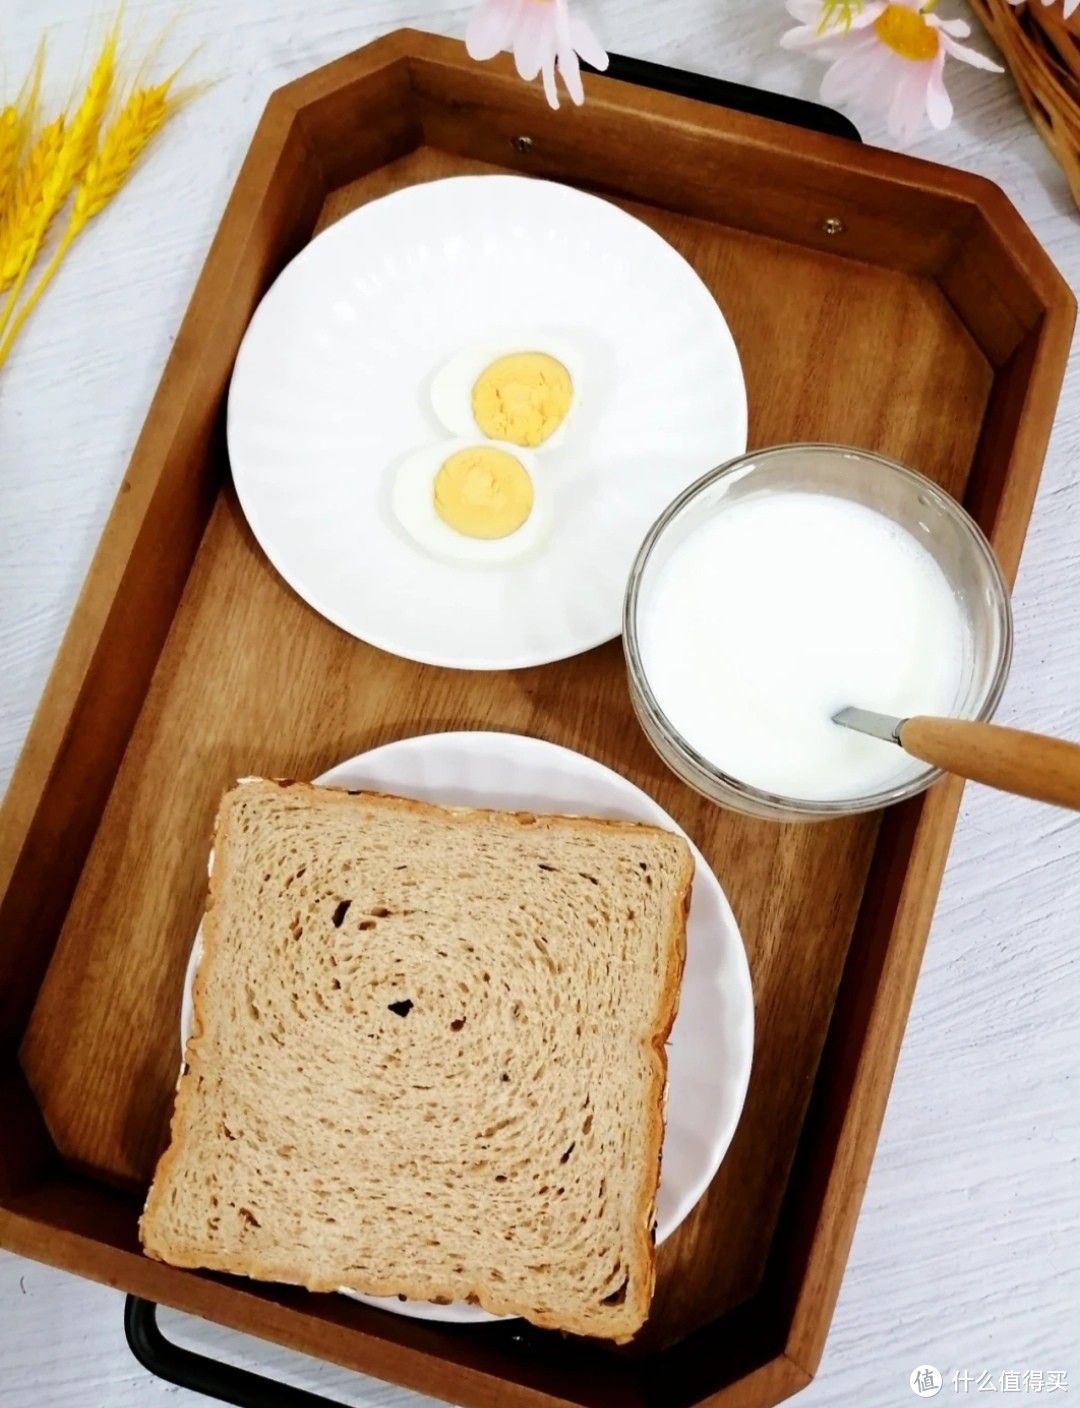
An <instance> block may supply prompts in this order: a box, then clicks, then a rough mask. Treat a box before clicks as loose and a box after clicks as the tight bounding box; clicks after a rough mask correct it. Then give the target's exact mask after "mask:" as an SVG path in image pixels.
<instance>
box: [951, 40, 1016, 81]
mask: <svg viewBox="0 0 1080 1408" xmlns="http://www.w3.org/2000/svg"><path fill="white" fill-rule="evenodd" d="M941 47H942V48H943V49H944V50H945V52H946V53H947V54H951V55H952V57H953V58H954V59H959V60H960V62H961V63H962V64H970V65H971V67H972V68H981V69H983V70H984V71H985V72H986V73H1004V72H1005V70H1004V69H1003V68H1002V67H1001V65H1000V64H996V63H995V62H994V61H993V59H988V58H987V57H986V56H985V55H984V54H980V53H979V51H978V50H977V49H969V48H968V46H967V45H966V44H957V42H956V40H955V39H952V38H950V36H949V35H947V34H942V36H941Z"/></svg>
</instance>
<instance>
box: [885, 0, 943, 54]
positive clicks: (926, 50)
mask: <svg viewBox="0 0 1080 1408" xmlns="http://www.w3.org/2000/svg"><path fill="white" fill-rule="evenodd" d="M925 8H927V9H929V8H931V7H930V6H926V7H925ZM874 33H875V34H876V35H877V37H878V38H879V39H880V40H881V42H882V44H884V45H885V47H886V48H888V49H891V50H892V51H893V53H894V54H899V55H900V57H901V58H902V59H910V60H911V62H912V63H924V62H925V61H926V60H927V59H935V58H937V52H938V47H939V45H940V44H941V40H940V39H939V38H938V32H937V30H936V29H933V28H932V27H931V26H930V25H928V24H927V23H926V20H925V19H924V18H923V15H922V12H921V11H919V10H909V9H908V8H907V7H906V6H904V5H886V6H885V9H884V10H883V11H882V12H881V14H880V15H878V17H877V19H876V20H875V21H874Z"/></svg>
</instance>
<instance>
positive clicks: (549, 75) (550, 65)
mask: <svg viewBox="0 0 1080 1408" xmlns="http://www.w3.org/2000/svg"><path fill="white" fill-rule="evenodd" d="M540 72H541V73H542V74H543V75H544V96H545V97H546V98H547V100H548V105H549V107H553V108H554V109H555V110H556V112H557V111H558V108H559V89H558V87H557V86H556V83H555V55H554V54H552V55H551V57H550V58H548V59H545V60H544V63H543V66H542V67H541V69H540Z"/></svg>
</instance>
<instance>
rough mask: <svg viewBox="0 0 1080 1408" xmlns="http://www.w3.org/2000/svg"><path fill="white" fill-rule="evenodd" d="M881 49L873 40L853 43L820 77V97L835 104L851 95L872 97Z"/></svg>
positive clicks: (846, 100) (847, 99)
mask: <svg viewBox="0 0 1080 1408" xmlns="http://www.w3.org/2000/svg"><path fill="white" fill-rule="evenodd" d="M879 53H880V50H879V48H878V46H877V45H876V44H875V43H873V41H872V40H865V39H864V40H862V41H861V42H859V43H854V44H851V45H850V46H849V47H848V51H847V53H846V54H845V55H844V56H843V58H840V59H837V61H836V62H835V63H834V64H833V66H832V68H830V69H829V71H828V72H827V73H826V75H825V77H824V78H823V79H822V80H821V101H822V102H823V103H828V104H829V106H830V107H835V106H837V105H839V104H841V103H846V102H848V101H850V100H851V99H852V98H862V99H864V100H865V99H866V98H868V97H871V96H872V94H873V89H874V76H875V70H876V69H877V68H878V67H879V66H880V63H879V60H878V55H879Z"/></svg>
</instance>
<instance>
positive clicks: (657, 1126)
mask: <svg viewBox="0 0 1080 1408" xmlns="http://www.w3.org/2000/svg"><path fill="white" fill-rule="evenodd" d="M249 788H258V789H262V790H264V791H268V792H273V791H276V790H281V789H286V788H296V789H297V790H299V791H301V792H307V793H311V794H317V796H318V800H319V801H320V803H323V804H325V803H326V802H327V801H333V802H337V803H338V804H340V805H345V806H347V805H350V804H351V803H352V802H353V801H354V799H357V798H362V799H364V801H365V802H367V803H369V804H370V803H375V804H376V805H378V806H379V807H380V808H382V807H385V808H387V809H388V810H390V811H397V812H399V813H404V814H409V815H413V816H430V817H438V818H440V819H442V820H444V821H445V820H447V819H452V820H453V821H454V822H455V823H456V824H460V825H463V826H476V827H479V828H489V827H491V826H492V825H496V826H513V825H516V826H529V827H539V828H541V829H558V828H568V829H573V830H579V829H580V828H581V827H582V825H583V824H584V825H587V826H589V827H590V828H596V829H598V830H600V829H602V830H607V831H612V832H617V831H623V832H632V833H635V834H639V835H640V834H642V833H651V834H653V835H656V836H663V837H664V838H666V840H667V841H669V842H676V843H678V845H677V850H678V855H679V862H680V864H679V872H678V880H677V885H676V892H675V903H674V904H673V912H672V919H671V923H670V926H669V932H668V935H667V941H666V945H665V949H666V953H667V971H666V974H665V977H664V981H663V984H662V987H661V990H660V993H659V997H658V1001H657V1013H656V1022H655V1026H654V1029H653V1030H652V1032H651V1033H650V1034H649V1046H650V1058H651V1059H650V1065H651V1069H652V1080H651V1083H650V1094H649V1099H648V1102H647V1104H648V1110H649V1123H648V1126H647V1129H646V1135H645V1151H644V1157H643V1159H642V1160H641V1164H640V1169H641V1173H640V1178H639V1187H638V1193H637V1206H638V1215H637V1216H636V1218H635V1229H634V1240H635V1243H636V1257H637V1262H638V1267H639V1268H640V1274H637V1275H632V1276H631V1277H630V1278H629V1284H630V1286H631V1287H633V1292H634V1293H633V1294H631V1293H630V1291H629V1288H628V1293H627V1295H626V1298H625V1300H624V1301H623V1302H622V1304H621V1305H619V1306H612V1307H611V1308H610V1310H611V1313H610V1314H609V1315H607V1318H606V1320H605V1324H604V1328H603V1330H602V1331H601V1330H600V1329H599V1328H598V1326H597V1324H596V1322H595V1320H593V1319H591V1318H586V1317H583V1316H577V1315H575V1314H574V1313H572V1312H568V1313H566V1314H562V1313H560V1314H558V1315H547V1314H545V1313H543V1312H542V1311H538V1310H537V1309H536V1307H534V1306H531V1305H528V1304H525V1303H522V1302H519V1301H517V1300H515V1299H513V1298H512V1297H508V1298H501V1297H499V1296H498V1295H495V1294H492V1292H491V1290H490V1288H488V1287H485V1286H481V1285H477V1286H474V1287H473V1288H472V1289H471V1290H466V1291H464V1292H463V1289H462V1286H461V1285H460V1284H459V1283H450V1282H447V1283H444V1284H441V1285H440V1284H433V1283H432V1282H431V1281H429V1280H425V1281H424V1283H423V1284H420V1283H419V1282H417V1281H413V1280H410V1278H409V1276H408V1275H407V1274H405V1273H404V1272H403V1273H402V1275H401V1276H400V1277H395V1279H394V1280H393V1281H392V1282H386V1283H377V1282H374V1281H365V1282H364V1283H363V1284H360V1283H350V1282H349V1281H347V1280H346V1281H344V1282H343V1281H341V1280H339V1279H336V1278H335V1279H333V1280H332V1281H330V1280H327V1279H325V1278H319V1277H318V1276H315V1275H313V1274H311V1272H310V1271H308V1270H306V1269H305V1268H304V1266H303V1265H302V1264H297V1265H296V1266H295V1267H291V1268H284V1269H283V1268H278V1267H275V1268H274V1269H273V1270H272V1271H269V1270H268V1269H267V1268H266V1266H265V1265H263V1264H261V1263H260V1261H259V1259H257V1258H251V1257H245V1256H243V1255H242V1254H234V1253H226V1254H222V1253H218V1252H215V1251H213V1250H210V1249H206V1250H205V1251H202V1250H200V1251H199V1252H198V1253H197V1254H196V1253H190V1252H188V1251H186V1250H185V1249H184V1248H182V1247H178V1246H173V1245H171V1244H170V1242H169V1239H168V1237H167V1236H162V1235H160V1233H159V1229H158V1227H157V1226H156V1223H157V1221H158V1219H159V1218H160V1216H161V1214H162V1213H163V1210H164V1204H165V1199H166V1190H167V1188H168V1184H169V1180H170V1174H171V1172H172V1170H173V1167H174V1165H175V1163H176V1161H177V1160H178V1158H179V1157H180V1154H181V1152H182V1149H183V1141H184V1138H185V1133H186V1128H187V1126H188V1114H189V1112H190V1110H191V1109H192V1108H193V1106H194V1102H195V1101H196V1100H197V1099H198V1089H197V1085H198V1075H199V1071H200V1067H201V1064H202V1056H201V1052H200V1049H199V1048H200V1040H201V1038H202V1036H203V1033H204V1029H205V1028H204V1012H205V1007H206V1003H207V993H206V984H207V974H208V973H209V972H210V971H211V970H212V968H213V966H214V958H215V955H216V952H217V948H218V945H219V943H220V927H221V926H220V922H219V909H220V900H221V897H222V893H223V891H224V889H225V887H226V883H227V878H228V875H229V872H230V866H231V865H232V863H233V860H232V855H231V847H230V832H229V819H230V813H231V809H232V807H233V805H234V803H235V801H236V799H237V798H238V797H239V796H240V795H241V794H244V795H249V793H248V789H249ZM211 856H212V864H211V868H210V881H209V894H208V898H207V905H206V911H205V915H204V919H203V931H202V942H203V955H202V959H201V961H200V964H199V968H198V971H197V973H196V976H195V983H194V993H193V1008H194V1016H193V1023H192V1031H191V1036H190V1038H189V1040H188V1043H187V1049H186V1051H185V1061H184V1064H183V1066H182V1068H181V1075H180V1079H179V1081H178V1084H177V1092H176V1100H175V1104H174V1108H173V1114H172V1119H171V1122H170V1137H169V1144H168V1146H167V1148H166V1149H165V1151H164V1153H162V1155H161V1157H160V1159H159V1160H158V1164H157V1167H156V1169H155V1172H154V1177H153V1181H152V1183H151V1185H150V1189H149V1192H148V1194H147V1198H146V1203H145V1206H144V1209H143V1213H142V1217H141V1218H140V1221H139V1237H140V1241H141V1243H142V1246H143V1249H144V1251H145V1252H146V1254H147V1255H148V1256H150V1257H152V1258H153V1259H155V1260H158V1261H162V1262H166V1263H168V1264H170V1265H173V1266H179V1267H185V1268H189V1269H201V1270H209V1271H218V1272H223V1273H227V1274H231V1275H239V1276H245V1277H248V1278H249V1279H251V1280H255V1281H268V1282H276V1283H285V1284H292V1285H298V1286H302V1287H304V1288H306V1289H307V1290H309V1291H315V1292H340V1291H342V1290H348V1291H354V1292H357V1293H358V1294H361V1295H370V1296H386V1297H394V1296H404V1297H405V1298H406V1299H409V1300H423V1301H443V1302H452V1301H462V1300H465V1301H468V1302H469V1303H471V1304H473V1305H478V1306H480V1307H481V1308H482V1309H484V1310H486V1311H488V1312H489V1313H491V1314H493V1315H498V1316H518V1317H521V1318H523V1319H525V1320H528V1321H529V1322H530V1323H532V1324H534V1325H538V1326H540V1327H541V1328H545V1329H552V1330H562V1331H566V1332H569V1333H572V1334H577V1335H581V1336H584V1337H589V1338H603V1339H612V1340H614V1341H615V1342H617V1343H626V1342H627V1341H629V1340H630V1339H632V1338H633V1337H634V1335H635V1334H636V1333H637V1332H638V1330H640V1328H641V1327H642V1325H643V1324H644V1323H645V1320H646V1319H647V1318H648V1313H649V1308H650V1305H651V1303H652V1297H653V1292H654V1289H655V1280H656V1248H655V1231H654V1229H655V1219H656V1195H657V1190H658V1187H659V1182H660V1162H661V1152H662V1146H663V1140H664V1130H665V1123H666V1119H665V1117H666V1104H667V1076H668V1060H667V1050H666V1047H667V1042H668V1040H669V1037H670V1035H671V1030H672V1027H673V1026H674V1023H675V1018H676V1016H677V1015H678V1010H679V997H680V991H681V985H682V977H683V970H684V967H685V962H686V925H687V916H688V914H689V910H690V902H691V897H692V889H693V879H694V858H693V854H692V852H691V850H690V847H689V845H688V844H687V843H686V841H685V840H684V839H683V838H682V837H681V836H678V835H677V834H676V833H674V832H670V831H666V830H664V829H663V828H660V827H656V826H652V825H650V824H648V823H643V822H630V821H620V820H613V819H610V818H597V817H578V816H563V815H546V814H535V813H532V812H507V811H498V810H494V809H491V810H488V809H483V808H473V807H444V806H438V805H436V804H434V803H428V802H420V801H416V800H414V799H410V798H402V797H396V796H391V795H389V794H386V793H380V792H374V791H368V790H359V791H350V790H348V789H345V788H333V787H323V786H318V785H316V784H314V783H309V782H298V781H294V780H292V779H276V780H271V779H262V778H247V779H244V780H243V781H241V782H240V783H238V784H237V785H236V786H235V787H233V788H232V789H230V790H229V791H228V792H226V793H225V795H224V797H223V798H222V800H221V804H220V806H219V809H218V813H217V817H216V819H215V823H214V831H213V849H212V852H211Z"/></svg>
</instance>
